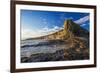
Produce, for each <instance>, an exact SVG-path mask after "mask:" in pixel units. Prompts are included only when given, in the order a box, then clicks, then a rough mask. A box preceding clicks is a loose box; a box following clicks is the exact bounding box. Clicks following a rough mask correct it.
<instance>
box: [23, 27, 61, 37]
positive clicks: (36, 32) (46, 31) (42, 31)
mask: <svg viewBox="0 0 100 73" xmlns="http://www.w3.org/2000/svg"><path fill="white" fill-rule="evenodd" d="M61 29H62V28H61V27H58V26H54V27H53V28H48V27H47V26H45V27H44V28H42V29H39V30H32V29H26V28H24V29H22V30H21V39H27V38H34V37H39V36H44V35H48V34H51V33H54V32H57V31H59V30H61Z"/></svg>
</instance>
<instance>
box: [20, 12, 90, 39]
mask: <svg viewBox="0 0 100 73" xmlns="http://www.w3.org/2000/svg"><path fill="white" fill-rule="evenodd" d="M65 19H72V20H73V21H74V22H75V23H78V24H79V25H80V26H82V27H83V28H85V29H87V30H89V13H79V12H55V11H36V10H21V38H22V39H24V38H32V37H38V36H43V35H46V34H50V33H53V32H56V31H57V30H60V29H62V28H63V24H64V20H65Z"/></svg>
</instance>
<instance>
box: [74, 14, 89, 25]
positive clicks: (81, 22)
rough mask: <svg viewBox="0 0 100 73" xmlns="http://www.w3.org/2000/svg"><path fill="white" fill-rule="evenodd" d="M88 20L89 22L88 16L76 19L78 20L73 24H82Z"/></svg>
mask: <svg viewBox="0 0 100 73" xmlns="http://www.w3.org/2000/svg"><path fill="white" fill-rule="evenodd" d="M88 20H89V16H85V17H83V18H80V19H78V20H76V21H74V22H75V23H77V24H83V23H85V22H86V21H88Z"/></svg>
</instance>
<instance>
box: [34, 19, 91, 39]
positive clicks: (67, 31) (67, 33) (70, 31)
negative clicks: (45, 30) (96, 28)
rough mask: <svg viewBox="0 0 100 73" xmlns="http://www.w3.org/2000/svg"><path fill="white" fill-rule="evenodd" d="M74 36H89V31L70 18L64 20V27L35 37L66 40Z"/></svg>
mask: <svg viewBox="0 0 100 73" xmlns="http://www.w3.org/2000/svg"><path fill="white" fill-rule="evenodd" d="M74 36H77V37H86V38H88V37H89V32H88V31H87V30H85V29H83V28H82V27H80V25H78V24H76V23H74V22H73V21H72V20H70V19H68V20H65V21H64V28H63V29H62V30H59V31H58V32H55V33H52V34H49V35H45V36H41V37H37V38H34V39H44V40H66V39H72V38H73V37H74Z"/></svg>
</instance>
